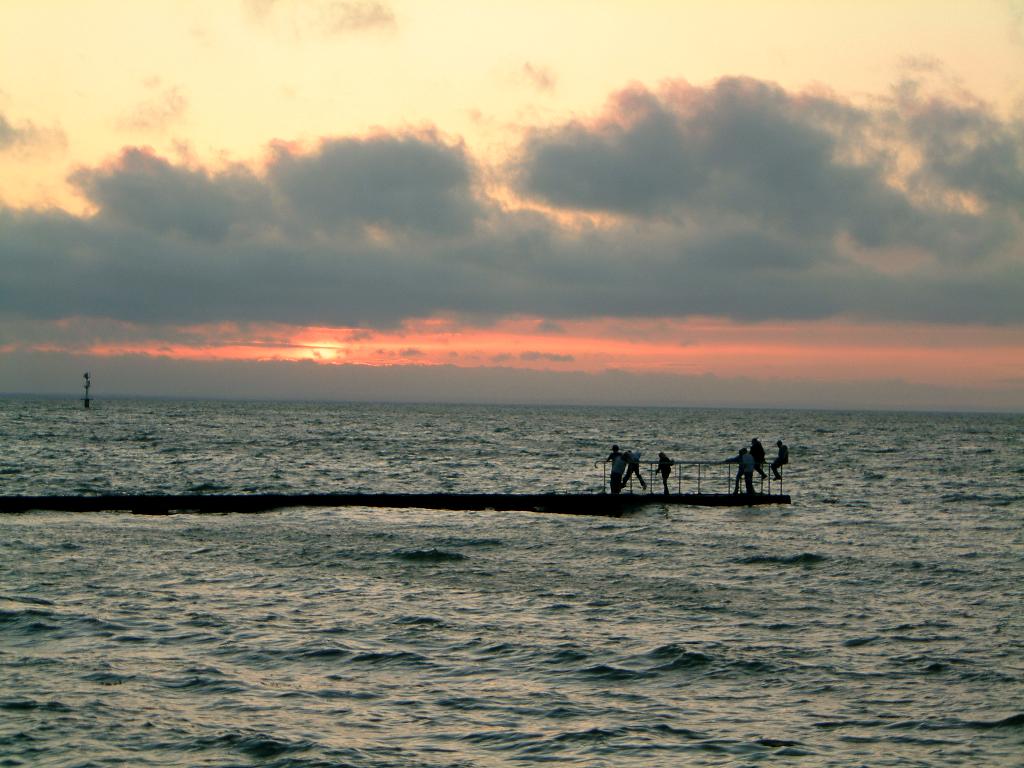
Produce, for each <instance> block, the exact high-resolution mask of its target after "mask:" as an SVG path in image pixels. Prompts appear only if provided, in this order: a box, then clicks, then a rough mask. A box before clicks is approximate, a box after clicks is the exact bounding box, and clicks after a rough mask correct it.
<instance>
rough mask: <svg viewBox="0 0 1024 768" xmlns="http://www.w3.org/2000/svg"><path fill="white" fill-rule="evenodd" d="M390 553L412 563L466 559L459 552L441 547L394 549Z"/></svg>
mask: <svg viewBox="0 0 1024 768" xmlns="http://www.w3.org/2000/svg"><path fill="white" fill-rule="evenodd" d="M391 554H392V555H394V556H395V557H397V558H399V559H401V560H408V561H410V562H413V563H450V562H458V561H460V560H466V559H467V557H466V556H465V555H464V554H462V553H461V552H448V551H446V550H443V549H396V550H394V551H393V552H392V553H391Z"/></svg>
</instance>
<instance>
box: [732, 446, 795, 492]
mask: <svg viewBox="0 0 1024 768" xmlns="http://www.w3.org/2000/svg"><path fill="white" fill-rule="evenodd" d="M775 445H776V446H777V447H778V449H779V453H778V455H777V456H776V457H775V458H774V459H773V460H772V463H771V464H770V465H769V469H771V471H772V475H773V476H774V477H775V479H776V480H781V479H782V475H781V474H780V473H779V467H782V466H783V465H785V464H789V447H788V446H787V445H786V444H785V443H783V442H782V441H781V440H776V441H775ZM764 461H765V453H764V446H763V445H761V441H760V440H758V439H757V438H756V437H755V438H753V439H752V440H751V441H750V449H749V450H748V449H747V448H740V452H739V453H738V454H736V455H735V456H733V457H732V458H731V459H726V460H725V463H726V464H737V465H739V466H737V467H736V486H735V487H734V488H733V493H739V492H740V478H743V484H744V490H745V491H746V492H747V493H751V494H752V493H756V491H754V473H755V472H757V473H758V474H759V475H760V476H761V479H762V480H763V479H764V478H766V477H767V476H768V475H766V474H765V471H764V469H763V467H764Z"/></svg>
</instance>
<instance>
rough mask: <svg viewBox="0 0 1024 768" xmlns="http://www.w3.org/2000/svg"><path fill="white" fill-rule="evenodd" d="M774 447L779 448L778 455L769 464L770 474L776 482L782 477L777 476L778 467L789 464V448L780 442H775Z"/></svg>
mask: <svg viewBox="0 0 1024 768" xmlns="http://www.w3.org/2000/svg"><path fill="white" fill-rule="evenodd" d="M775 445H777V446H778V447H779V455H778V456H776V457H775V459H774V460H773V461H772V463H771V470H772V474H773V475H775V479H776V480H781V479H782V475H780V474H779V467H781V466H784V465H786V464H789V447H788V446H787V445H786V444H785V443H783V442H782V441H781V440H776V441H775Z"/></svg>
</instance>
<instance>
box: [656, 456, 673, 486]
mask: <svg viewBox="0 0 1024 768" xmlns="http://www.w3.org/2000/svg"><path fill="white" fill-rule="evenodd" d="M673 464H675V462H674V461H672V459H670V458H669V457H668V456H666V455H665V453H664V452H661V453H659V454H658V474H659V475H661V484H662V485H663V486H664V487H665V495H666V496H668V476H669V475H671V474H672V465H673Z"/></svg>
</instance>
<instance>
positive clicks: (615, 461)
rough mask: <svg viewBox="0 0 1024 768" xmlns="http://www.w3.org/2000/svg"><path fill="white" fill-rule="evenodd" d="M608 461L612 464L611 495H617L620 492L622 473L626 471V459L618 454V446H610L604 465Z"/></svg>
mask: <svg viewBox="0 0 1024 768" xmlns="http://www.w3.org/2000/svg"><path fill="white" fill-rule="evenodd" d="M609 461H610V462H611V463H612V472H611V486H612V493H618V492H619V491H621V490H622V473H623V472H625V471H626V457H625V456H624V455H623V454H622V453H620V452H619V446H617V445H613V446H612V452H611V453H609V454H608V458H607V459H605V463H606V464H607V463H608V462H609Z"/></svg>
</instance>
